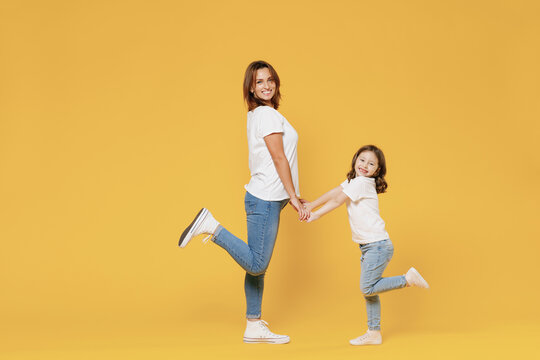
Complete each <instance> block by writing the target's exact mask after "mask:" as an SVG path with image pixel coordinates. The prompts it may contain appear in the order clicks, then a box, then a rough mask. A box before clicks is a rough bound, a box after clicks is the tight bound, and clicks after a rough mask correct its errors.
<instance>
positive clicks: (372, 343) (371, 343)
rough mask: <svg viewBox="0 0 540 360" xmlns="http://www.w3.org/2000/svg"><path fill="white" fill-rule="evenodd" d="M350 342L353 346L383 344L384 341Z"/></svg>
mask: <svg viewBox="0 0 540 360" xmlns="http://www.w3.org/2000/svg"><path fill="white" fill-rule="evenodd" d="M349 344H351V345H352V346H365V345H381V344H382V341H381V342H367V343H363V344H353V343H352V342H350V341H349Z"/></svg>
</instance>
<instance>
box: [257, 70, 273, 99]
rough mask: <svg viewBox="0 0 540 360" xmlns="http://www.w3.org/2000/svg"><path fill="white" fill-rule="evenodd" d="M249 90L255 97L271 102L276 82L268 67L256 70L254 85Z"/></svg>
mask: <svg viewBox="0 0 540 360" xmlns="http://www.w3.org/2000/svg"><path fill="white" fill-rule="evenodd" d="M251 92H252V93H253V95H255V97H256V98H258V99H261V100H262V101H264V102H265V103H267V104H268V105H270V104H271V102H270V100H272V98H273V97H274V94H275V93H276V82H275V81H274V78H273V77H272V74H271V73H270V70H268V68H262V69H259V70H257V73H256V74H255V85H254V86H253V87H252V88H251Z"/></svg>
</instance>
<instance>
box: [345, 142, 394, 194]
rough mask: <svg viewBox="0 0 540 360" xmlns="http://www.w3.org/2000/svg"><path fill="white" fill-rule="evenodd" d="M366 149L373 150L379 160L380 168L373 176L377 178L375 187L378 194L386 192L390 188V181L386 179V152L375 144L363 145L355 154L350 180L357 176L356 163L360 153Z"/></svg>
mask: <svg viewBox="0 0 540 360" xmlns="http://www.w3.org/2000/svg"><path fill="white" fill-rule="evenodd" d="M364 151H371V152H373V153H374V154H375V156H376V157H377V160H378V162H379V168H378V169H377V171H376V172H375V176H373V178H374V179H375V188H376V189H377V194H381V193H384V192H386V189H387V188H388V183H387V182H386V180H385V179H384V177H385V175H386V160H385V159H384V154H383V152H382V150H381V149H379V148H378V147H376V146H375V145H365V146H362V147H361V148H360V149H358V151H357V152H356V153H355V154H354V156H353V159H352V164H351V171H349V172H348V173H347V180H348V182H351V180H352V179H354V178H355V177H356V170H355V169H354V168H355V165H356V160H357V159H358V157H359V156H360V154H361V153H363V152H364Z"/></svg>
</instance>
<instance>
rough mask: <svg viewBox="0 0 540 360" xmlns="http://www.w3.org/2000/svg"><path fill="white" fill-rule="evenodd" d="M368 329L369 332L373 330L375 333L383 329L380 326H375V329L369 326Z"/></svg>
mask: <svg viewBox="0 0 540 360" xmlns="http://www.w3.org/2000/svg"><path fill="white" fill-rule="evenodd" d="M368 329H369V330H373V331H381V327H380V326H374V327H369V326H368Z"/></svg>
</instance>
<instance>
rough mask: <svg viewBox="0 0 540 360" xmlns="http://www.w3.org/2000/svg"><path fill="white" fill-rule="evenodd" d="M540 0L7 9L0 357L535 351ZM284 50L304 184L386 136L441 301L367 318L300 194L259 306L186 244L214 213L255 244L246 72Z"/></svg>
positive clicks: (393, 175)
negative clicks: (259, 309)
mask: <svg viewBox="0 0 540 360" xmlns="http://www.w3.org/2000/svg"><path fill="white" fill-rule="evenodd" d="M539 19H540V5H539V3H538V2H537V1H428V0H425V1H421V0H417V1H333V2H326V1H325V2H322V1H281V0H279V1H272V2H255V1H192V2H191V1H190V2H188V1H172V0H171V1H161V0H158V1H67V0H66V1H46V2H40V1H5V0H2V1H1V2H0V203H1V208H0V209H1V210H0V211H1V212H0V219H1V227H0V239H1V246H2V249H1V251H0V293H1V295H0V304H1V307H0V339H1V340H0V354H1V356H5V358H6V359H34V358H35V359H48V358H51V359H64V358H65V359H86V358H88V359H95V358H98V357H99V358H111V359H119V358H130V359H136V358H171V359H179V358H187V356H190V357H193V358H205V357H208V358H213V357H219V358H224V359H228V358H263V359H264V358H275V357H280V358H291V359H298V358H321V359H323V358H324V359H326V358H330V357H337V358H356V357H360V356H369V357H370V358H383V357H385V358H388V357H390V356H395V357H405V358H408V357H416V358H420V357H426V358H452V359H453V358H455V357H467V356H471V357H475V356H482V357H491V358H498V357H501V358H506V357H507V356H509V355H511V356H516V355H517V354H519V353H523V354H524V355H525V356H527V357H531V356H532V355H533V353H536V354H537V353H538V350H536V346H535V345H534V344H535V343H536V342H537V341H538V340H539V339H540V325H539V321H540V310H539V308H538V304H539V302H540V294H539V293H540V292H539V290H538V278H539V275H540V272H539V266H538V262H537V257H538V253H539V252H540V243H539V238H540V237H539V236H540V231H539V230H538V225H537V222H538V215H539V204H540V202H539V200H540V199H539V192H540V191H539V189H538V184H539V182H540V161H539V160H540V159H539V153H540V152H539V147H538V139H539V135H540V131H539V130H540V129H539V121H538V120H539V119H540V106H539V95H540V85H539V84H540V70H539V66H538V64H540V47H539V45H538V44H539V42H538V41H539V40H538V39H539V37H540V25H539V24H540V22H539ZM256 59H264V60H267V61H269V62H270V63H271V64H273V66H274V67H275V68H276V70H277V71H278V73H279V75H280V77H281V80H282V94H283V95H284V98H283V102H282V107H281V108H280V111H281V112H282V114H283V115H284V116H285V117H286V118H287V119H288V120H289V121H290V122H291V123H292V124H293V126H294V127H295V128H296V129H297V131H298V133H299V135H300V142H299V155H298V158H299V164H300V165H299V166H300V169H299V170H300V190H301V193H302V196H303V197H305V198H307V199H313V198H315V197H316V196H319V195H320V194H322V193H323V192H324V191H326V190H328V189H330V188H331V187H333V186H336V185H337V184H339V183H340V182H341V181H342V180H343V179H344V177H345V174H346V172H347V171H348V167H349V166H350V165H349V163H350V160H351V157H352V155H353V153H354V152H355V151H356V149H357V148H358V147H359V146H361V145H364V144H367V143H374V144H377V145H379V146H380V147H381V148H382V149H383V150H384V151H385V154H386V157H387V162H388V177H387V179H388V182H389V185H390V187H389V191H388V193H387V194H384V195H381V196H380V206H381V214H382V216H383V218H384V219H385V220H386V223H387V229H388V231H389V233H390V236H391V238H392V240H393V242H394V246H395V254H394V259H393V260H392V262H391V263H390V265H389V267H388V269H387V272H386V274H387V275H398V274H402V273H404V272H405V271H406V270H407V269H408V267H409V266H411V265H414V266H415V267H417V269H419V270H420V271H421V273H422V274H423V275H424V276H425V278H426V279H427V280H428V281H429V282H430V284H431V286H432V288H431V289H430V290H429V291H423V290H420V289H405V290H401V291H395V292H393V293H388V294H385V295H383V296H382V306H383V335H384V339H385V343H384V345H383V346H380V347H372V348H353V347H351V346H349V345H348V343H347V340H348V339H350V338H353V337H356V336H358V335H360V334H361V333H362V332H363V331H364V330H365V305H364V301H363V298H362V296H361V294H360V291H359V288H358V280H359V259H360V252H359V250H358V248H357V246H355V244H353V243H352V241H351V240H350V229H349V226H348V221H347V216H346V211H345V209H344V208H342V209H338V210H337V211H335V212H334V213H331V214H329V215H328V216H326V217H325V218H323V219H322V220H321V221H320V222H318V223H315V224H303V223H299V222H297V221H296V219H295V213H294V212H293V210H292V209H291V208H290V207H288V208H287V209H286V210H285V211H284V213H283V214H282V223H281V228H280V233H279V236H278V243H277V246H276V249H275V252H274V256H273V259H272V262H271V264H270V268H269V271H268V273H267V277H266V279H267V281H266V291H265V298H264V302H263V314H264V318H265V319H266V320H268V321H269V323H270V325H271V329H273V330H274V331H275V332H277V333H286V334H289V335H290V336H291V338H292V342H291V344H289V345H286V346H274V347H272V346H265V345H262V346H259V345H244V344H242V342H241V336H242V333H243V330H244V311H245V309H244V307H245V305H244V295H243V271H242V270H241V268H240V267H239V266H237V265H236V264H235V263H234V261H233V260H232V259H231V258H230V257H229V256H227V254H226V253H225V252H224V251H223V250H222V249H220V248H219V247H218V246H215V245H213V244H209V245H207V246H203V245H202V244H201V243H200V241H198V239H196V241H193V243H192V244H190V245H189V246H188V247H187V248H186V249H179V248H178V247H177V246H176V244H177V240H178V236H179V234H180V233H181V231H182V230H183V228H184V227H185V226H186V225H187V224H188V223H189V222H190V221H191V219H192V217H193V216H194V215H195V213H196V212H197V211H198V209H199V208H200V207H202V206H206V207H208V208H210V209H211V211H212V212H213V214H214V215H215V217H216V218H217V219H218V220H219V221H220V222H222V223H223V224H224V225H225V226H226V227H227V228H228V229H229V230H231V231H232V232H233V233H235V234H237V235H238V236H241V237H243V238H245V234H246V228H245V214H244V209H243V194H244V189H243V185H244V184H245V183H247V182H248V181H249V170H248V159H247V156H248V153H247V143H246V131H245V122H246V110H245V107H244V105H243V102H242V96H241V85H242V78H243V73H244V70H245V67H246V66H247V65H248V63H249V62H251V61H253V60H256Z"/></svg>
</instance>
